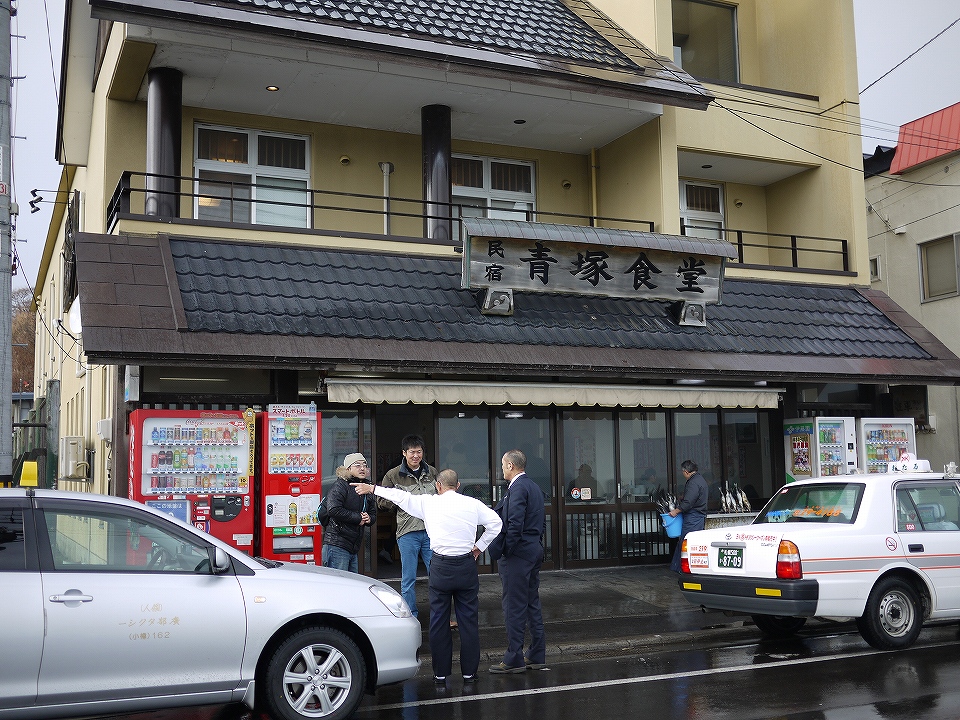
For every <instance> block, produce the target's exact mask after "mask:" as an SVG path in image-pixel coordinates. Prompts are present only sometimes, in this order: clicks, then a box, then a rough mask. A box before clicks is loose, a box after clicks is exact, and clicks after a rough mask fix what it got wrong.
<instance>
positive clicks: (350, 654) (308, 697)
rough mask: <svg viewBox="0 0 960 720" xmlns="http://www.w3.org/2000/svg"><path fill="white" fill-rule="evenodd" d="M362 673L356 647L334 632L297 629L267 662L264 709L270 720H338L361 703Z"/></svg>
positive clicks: (338, 632)
mask: <svg viewBox="0 0 960 720" xmlns="http://www.w3.org/2000/svg"><path fill="white" fill-rule="evenodd" d="M366 670H367V669H366V665H365V664H364V662H363V655H362V654H361V653H360V649H359V648H358V647H357V645H356V643H354V642H353V640H351V639H350V638H349V637H347V636H346V635H344V634H343V633H342V632H340V631H339V630H331V629H329V628H310V629H307V630H301V631H299V632H297V633H294V634H293V635H291V636H290V637H289V638H287V639H286V640H285V641H284V642H283V643H282V644H281V645H280V647H279V648H277V651H276V652H275V653H274V654H273V657H272V658H271V659H270V663H269V665H268V667H267V676H266V698H265V701H266V704H267V709H268V711H269V713H270V715H271V717H273V718H275V719H276V720H280V719H281V718H285V719H286V720H303V718H324V719H325V720H342V719H343V718H347V717H349V716H350V715H352V714H353V711H354V710H356V708H357V705H359V704H360V701H361V700H362V699H363V690H364V687H365V686H366Z"/></svg>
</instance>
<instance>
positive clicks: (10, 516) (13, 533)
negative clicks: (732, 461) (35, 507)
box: [0, 506, 27, 572]
mask: <svg viewBox="0 0 960 720" xmlns="http://www.w3.org/2000/svg"><path fill="white" fill-rule="evenodd" d="M26 569H27V554H26V543H25V541H24V534H23V509H22V508H19V507H10V506H3V507H0V572H23V571H24V570H26Z"/></svg>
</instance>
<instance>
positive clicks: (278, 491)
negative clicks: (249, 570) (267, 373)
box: [257, 403, 323, 565]
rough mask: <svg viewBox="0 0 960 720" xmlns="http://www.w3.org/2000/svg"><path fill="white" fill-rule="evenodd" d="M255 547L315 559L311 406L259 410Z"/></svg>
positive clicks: (316, 448) (315, 459)
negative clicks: (258, 473)
mask: <svg viewBox="0 0 960 720" xmlns="http://www.w3.org/2000/svg"><path fill="white" fill-rule="evenodd" d="M259 426H260V429H259V432H260V448H261V450H260V463H261V464H260V487H259V490H258V493H257V494H258V498H257V499H258V502H257V506H258V508H259V511H258V516H259V520H258V528H257V529H258V537H259V542H258V546H259V547H258V552H259V554H260V555H261V556H263V557H265V558H270V559H273V560H285V561H289V562H300V563H313V564H317V565H319V564H320V547H321V544H322V539H323V538H322V534H323V528H322V526H321V525H320V524H319V522H318V521H317V508H318V507H319V506H320V499H321V489H320V473H319V470H318V463H319V460H320V415H319V413H317V406H316V405H314V404H313V403H311V404H309V405H282V404H277V405H269V406H267V412H266V413H261V414H260V423H259Z"/></svg>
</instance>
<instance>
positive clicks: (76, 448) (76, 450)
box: [58, 435, 89, 480]
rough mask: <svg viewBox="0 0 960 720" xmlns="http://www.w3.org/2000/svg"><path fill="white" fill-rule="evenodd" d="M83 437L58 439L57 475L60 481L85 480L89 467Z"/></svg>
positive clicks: (69, 436) (68, 436)
mask: <svg viewBox="0 0 960 720" xmlns="http://www.w3.org/2000/svg"><path fill="white" fill-rule="evenodd" d="M83 440H84V439H83V437H80V436H73V435H67V436H65V437H62V438H60V458H59V467H58V470H59V472H58V475H59V477H60V479H61V480H85V479H86V478H87V471H88V470H89V465H88V464H87V459H86V450H85V448H84V447H83Z"/></svg>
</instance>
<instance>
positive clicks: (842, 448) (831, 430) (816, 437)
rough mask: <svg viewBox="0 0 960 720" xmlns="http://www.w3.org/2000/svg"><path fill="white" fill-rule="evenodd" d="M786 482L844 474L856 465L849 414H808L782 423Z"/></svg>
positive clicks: (855, 443) (855, 432) (852, 423)
mask: <svg viewBox="0 0 960 720" xmlns="http://www.w3.org/2000/svg"><path fill="white" fill-rule="evenodd" d="M783 436H784V450H785V451H786V469H787V482H793V481H794V480H805V479H807V478H811V477H829V476H833V475H846V474H847V473H849V472H852V471H853V470H854V469H855V468H856V466H857V431H856V424H855V420H854V418H852V417H809V418H797V419H795V420H786V421H784V423H783Z"/></svg>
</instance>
